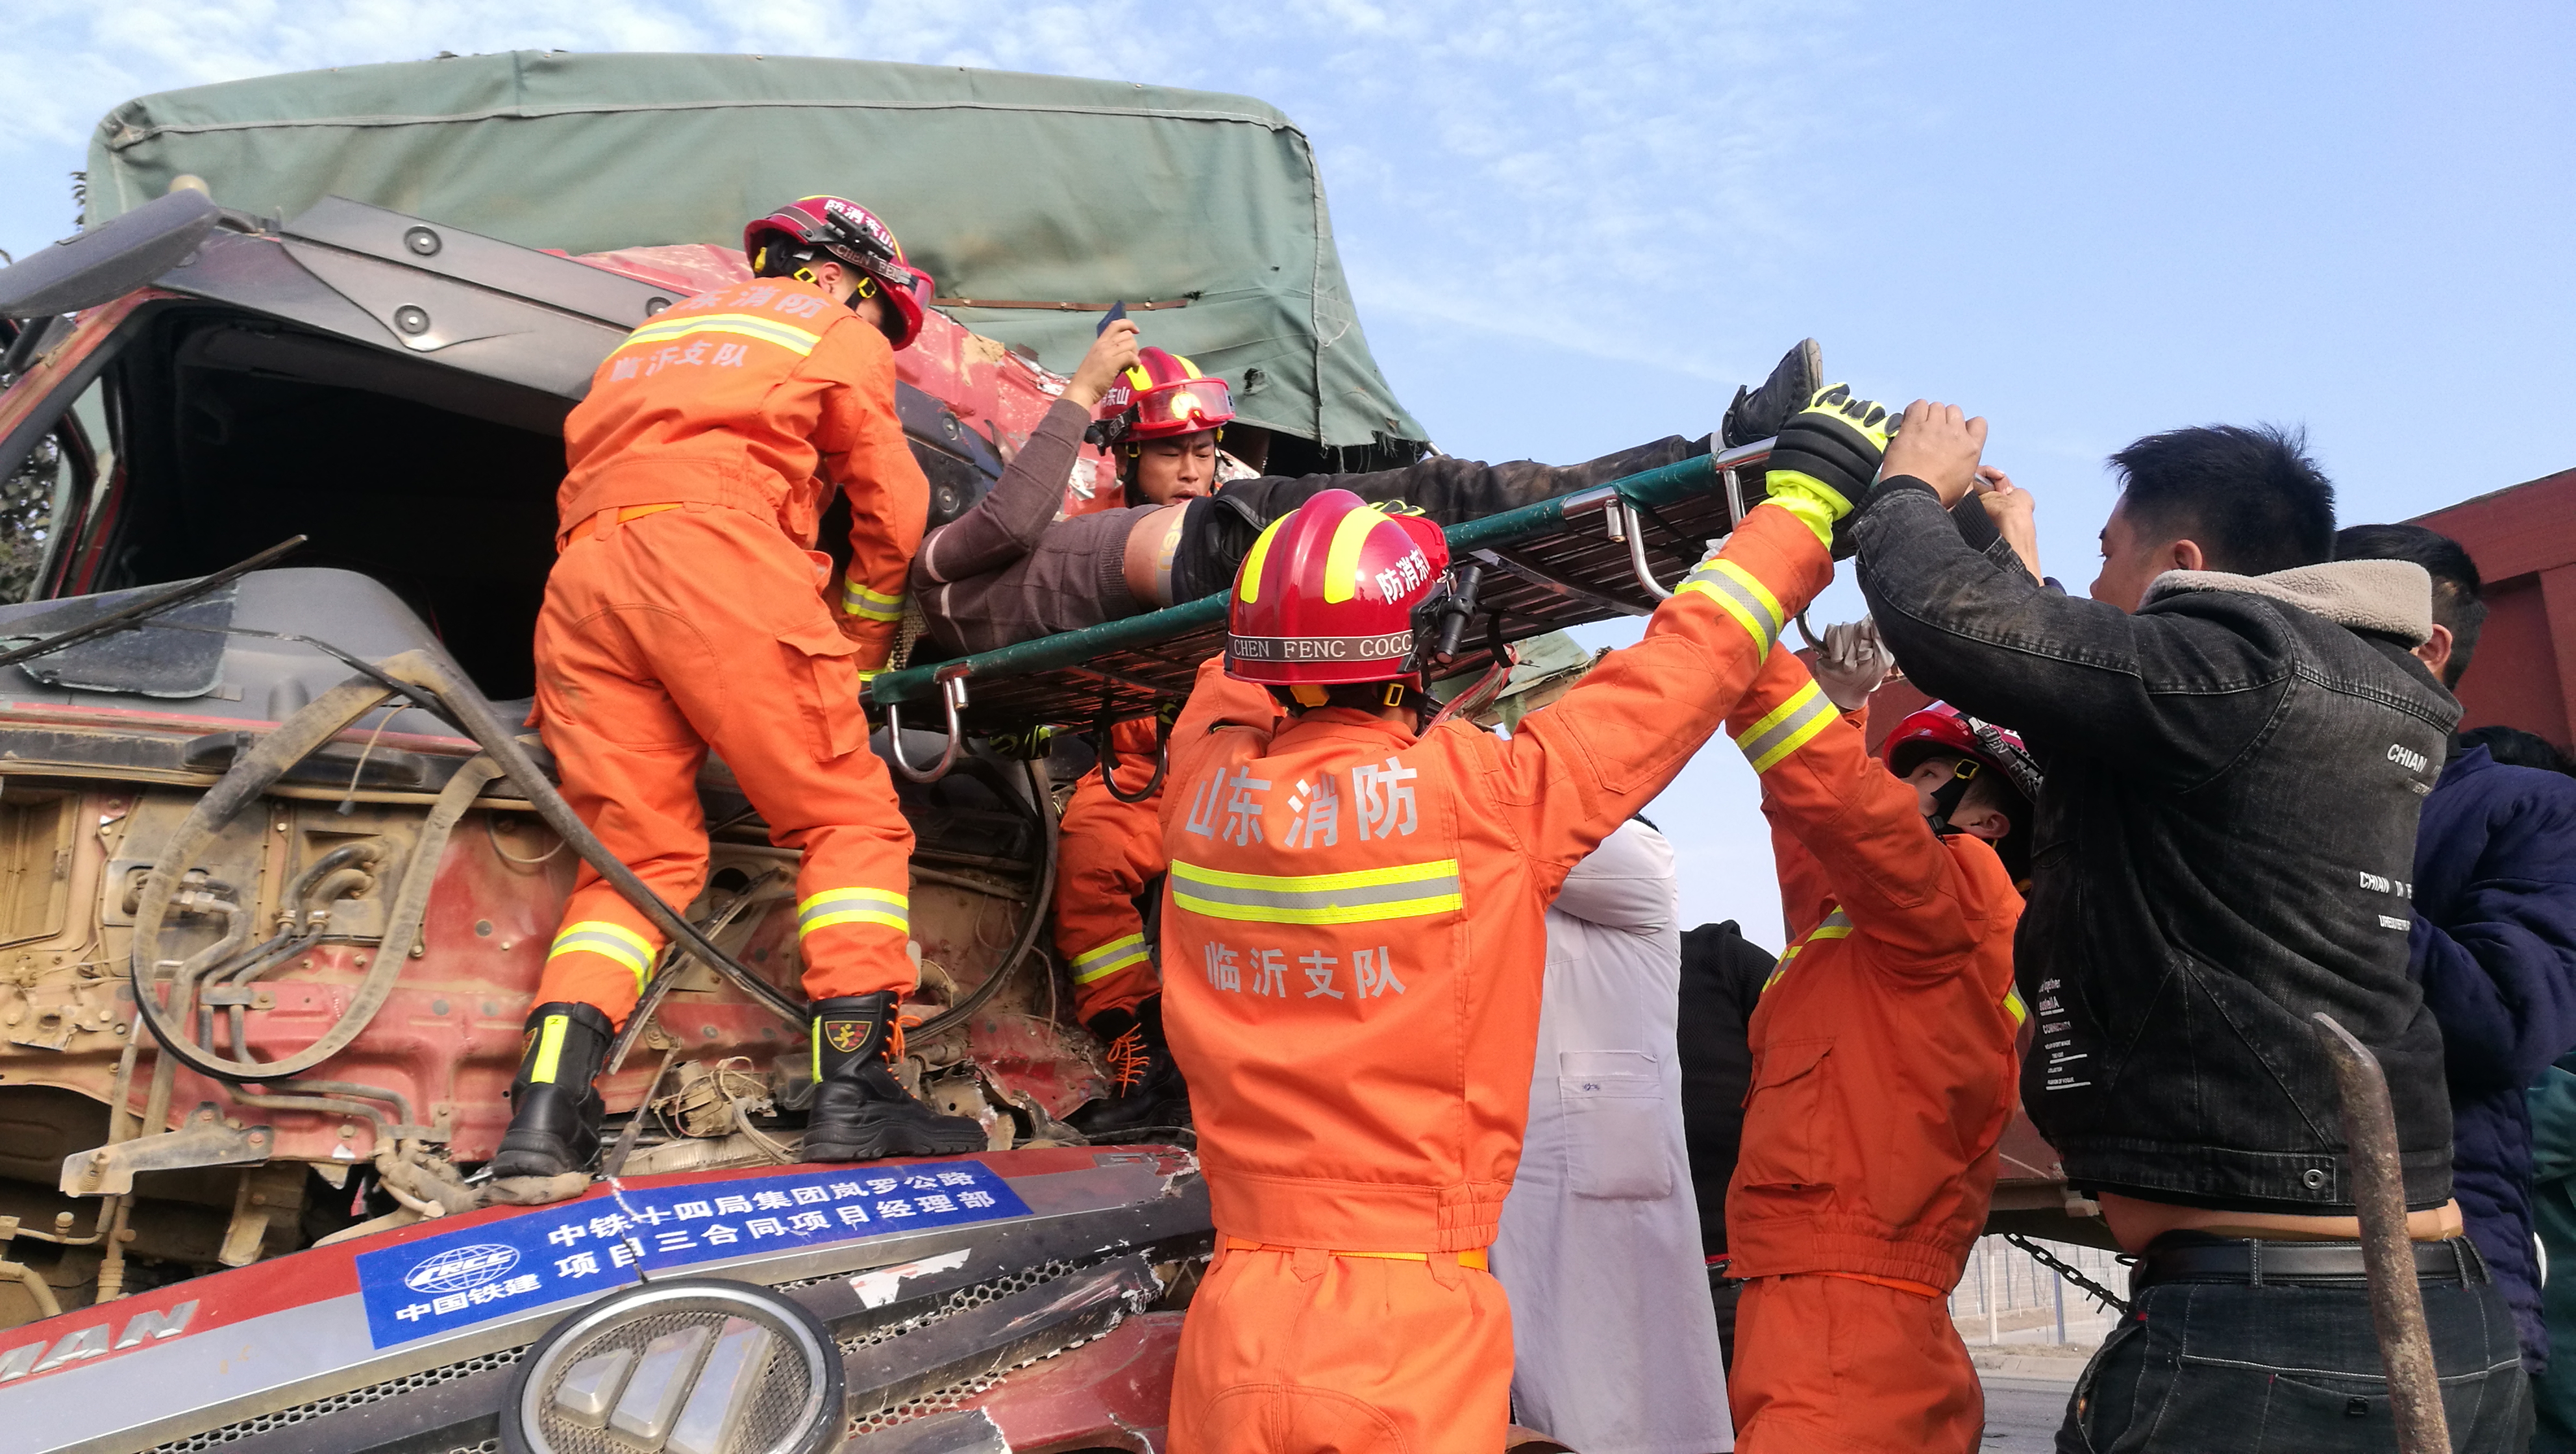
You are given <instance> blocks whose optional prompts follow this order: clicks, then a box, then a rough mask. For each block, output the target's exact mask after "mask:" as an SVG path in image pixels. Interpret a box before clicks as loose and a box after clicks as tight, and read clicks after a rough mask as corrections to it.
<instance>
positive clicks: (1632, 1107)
mask: <svg viewBox="0 0 2576 1454" xmlns="http://www.w3.org/2000/svg"><path fill="white" fill-rule="evenodd" d="M1677 918H1678V911H1677V907H1676V904H1675V898H1674V886H1673V849H1672V845H1671V844H1670V843H1667V842H1666V841H1664V836H1663V835H1662V834H1660V833H1658V832H1656V831H1655V830H1654V829H1652V828H1649V827H1647V826H1646V825H1645V824H1643V823H1640V822H1635V821H1631V822H1629V823H1627V824H1626V825H1624V826H1622V827H1621V828H1620V830H1619V831H1618V832H1617V833H1614V834H1612V835H1611V836H1610V837H1609V838H1608V839H1606V840H1604V841H1603V843H1602V844H1601V846H1600V848H1598V849H1597V850H1595V851H1594V852H1593V854H1592V856H1591V857H1589V858H1586V859H1585V860H1583V862H1581V863H1579V864H1577V865H1575V867H1574V871H1573V872H1572V873H1570V874H1568V875H1566V879H1565V888H1564V890H1563V892H1561V893H1559V894H1558V895H1557V899H1556V904H1555V906H1554V907H1553V908H1551V909H1549V910H1548V914H1547V990H1546V999H1545V1002H1544V1006H1543V1008H1542V1009H1541V1010H1540V1012H1539V1022H1538V1059H1537V1061H1536V1066H1535V1069H1534V1071H1533V1073H1532V1076H1531V1084H1530V1114H1529V1137H1528V1140H1527V1141H1526V1142H1525V1143H1524V1144H1523V1145H1522V1148H1521V1165H1520V1174H1519V1176H1518V1178H1517V1179H1516V1180H1515V1181H1514V1182H1513V1184H1512V1193H1511V1196H1510V1197H1509V1198H1508V1199H1506V1200H1505V1201H1504V1203H1503V1220H1502V1234H1501V1236H1500V1237H1499V1238H1498V1239H1497V1240H1496V1241H1495V1243H1494V1251H1493V1270H1494V1275H1495V1276H1497V1277H1499V1278H1501V1279H1502V1282H1503V1288H1504V1290H1505V1291H1506V1292H1508V1293H1509V1294H1510V1295H1511V1300H1512V1344H1513V1368H1512V1407H1513V1410H1514V1418H1515V1420H1516V1421H1517V1422H1519V1423H1521V1424H1523V1425H1526V1426H1528V1427H1530V1428H1533V1429H1537V1430H1539V1431H1541V1432H1543V1433H1546V1434H1548V1435H1549V1436H1551V1437H1553V1438H1555V1439H1556V1440H1558V1441H1559V1442H1561V1443H1564V1444H1567V1445H1570V1446H1572V1447H1574V1448H1577V1449H1580V1450H1582V1451H1584V1454H1713V1451H1717V1450H1731V1449H1733V1448H1734V1447H1735V1430H1734V1426H1733V1425H1732V1423H1731V1422H1730V1421H1729V1420H1728V1418H1727V1411H1726V1374H1725V1371H1724V1369H1723V1366H1722V1365H1721V1363H1720V1362H1719V1352H1718V1342H1717V1318H1716V1314H1715V1312H1714V1311H1713V1310H1712V1308H1711V1307H1710V1305H1709V1295H1708V1273H1707V1267H1706V1263H1705V1261H1704V1260H1703V1258H1702V1255H1701V1252H1700V1239H1699V1209H1698V1204H1697V1202H1696V1201H1695V1200H1694V1198H1693V1196H1692V1192H1691V1179H1690V1160H1689V1155H1688V1153H1687V1151H1686V1150H1685V1149H1684V1146H1683V1142H1682V1102H1681V1093H1682V1072H1681V1061H1680V1058H1679V1057H1678V1055H1677V1054H1676V1053H1675V1050H1674V1040H1673V1036H1674V1024H1675V1021H1676V1020H1677V1019H1678V1017H1679V1007H1680V998H1681V930H1680V926H1679V925H1678V924H1677V923H1676V922H1675V921H1676V919H1677Z"/></svg>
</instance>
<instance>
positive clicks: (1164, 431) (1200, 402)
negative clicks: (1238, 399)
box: [1100, 348, 1234, 444]
mask: <svg viewBox="0 0 2576 1454" xmlns="http://www.w3.org/2000/svg"><path fill="white" fill-rule="evenodd" d="M1100 406H1101V409H1102V411H1103V417H1104V418H1106V419H1110V420H1112V421H1114V422H1115V423H1116V424H1117V425H1118V426H1120V427H1117V428H1115V429H1113V430H1112V431H1111V433H1112V434H1113V435H1114V436H1115V438H1116V440H1118V441H1120V442H1124V443H1127V444H1135V443H1138V442H1140V441H1143V440H1147V439H1169V438H1171V437H1173V436H1174V435H1178V434H1197V433H1199V432H1201V431H1202V430H1208V429H1215V428H1218V427H1220V426H1222V425H1224V424H1226V423H1228V422H1230V421H1231V420H1232V419H1233V418H1234V394H1233V392H1232V391H1231V390H1229V389H1227V388H1226V386H1225V380H1223V379H1211V378H1207V377H1205V376H1203V375H1202V374H1200V373H1199V366H1198V365H1197V364H1194V363H1192V362H1190V361H1189V360H1188V359H1185V358H1183V357H1181V356H1180V355H1179V354H1177V353H1166V352H1164V351H1163V350H1162V349H1159V348H1140V349H1138V350H1136V362H1135V365H1134V366H1133V367H1131V368H1129V369H1128V370H1127V372H1126V373H1124V374H1122V375H1120V376H1119V379H1118V382H1117V383H1115V384H1112V385H1110V386H1109V388H1108V390H1107V391H1106V392H1104V393H1102V394H1101V396H1100Z"/></svg>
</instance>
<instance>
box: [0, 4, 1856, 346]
mask: <svg viewBox="0 0 2576 1454" xmlns="http://www.w3.org/2000/svg"><path fill="white" fill-rule="evenodd" d="M13 10H14V14H13V19H12V23H11V25H10V26H9V28H8V34H7V36H6V37H5V38H0V66H6V67H7V68H8V73H9V74H12V75H15V76H20V77H41V78H43V80H42V81H41V82H40V83H39V84H35V85H31V86H27V87H24V88H22V89H21V90H19V91H18V92H17V93H16V94H15V95H14V96H13V98H12V105H11V107H10V108H9V109H8V110H7V111H6V112H0V167H5V168H6V169H7V170H8V171H9V172H15V173H18V174H19V177H20V178H21V179H22V180H23V181H24V182H25V183H26V184H27V187H28V189H29V190H31V191H33V192H34V193H35V194H37V195H39V196H42V195H44V194H46V193H49V192H51V190H52V188H53V187H54V186H55V185H56V183H54V182H53V181H52V179H51V178H49V177H47V176H46V175H45V173H47V172H48V171H52V170H53V169H55V168H57V167H59V168H62V169H64V170H68V169H69V168H71V167H76V166H78V165H80V161H79V158H80V156H81V154H82V152H83V150H84V149H85V147H86V145H87V141H88V136H89V131H90V128H91V127H92V126H93V125H94V124H95V123H96V120H97V118H98V117H99V116H101V115H103V114H104V113H105V112H106V111H107V110H108V109H109V108H111V107H113V106H114V105H116V104H118V103H119V102H121V101H123V100H125V99H127V98H129V97H131V96H134V95H137V94H145V93H149V92H152V91H159V90H168V89H173V88H177V87H184V86H192V85H201V84H206V83H209V82H216V81H225V80H235V79H241V78H245V77H252V76H260V75H269V74H275V73H278V72H282V71H291V70H300V69H310V68H318V67H325V66H335V65H351V64H361V63H369V62H378V61H391V60H409V59H420V58H424V57H427V56H431V55H434V54H437V53H438V52H440V51H455V52H459V53H470V52H478V51H480V52H488V51H498V50H507V49H551V48H562V49H578V50H666V51H689V50H711V51H757V52H767V53H779V54H812V53H816V52H833V51H838V52H840V53H842V54H852V55H861V54H863V55H866V56H869V57H871V58H875V59H882V60H897V61H913V62H922V63H932V64H954V65H970V66H984V67H995V68H1001V69H1012V70H1034V71H1046V72H1055V73H1062V74H1081V75H1097V76H1105V77H1111V78H1118V79H1133V80H1141V81H1148V82H1157V83H1164V84H1173V85H1183V86H1194V87H1202V88H1208V89H1216V90H1226V91H1239V92H1247V93H1250V94H1255V95H1259V96H1261V97H1263V99H1266V100H1269V101H1272V102H1274V103H1275V104H1278V105H1280V106H1281V107H1283V109H1286V110H1287V111H1288V112H1289V113H1290V114H1291V115H1292V116H1294V117H1296V118H1297V119H1298V121H1299V122H1300V124H1301V125H1303V126H1304V127H1305V128H1306V129H1307V130H1308V133H1309V134H1310V136H1312V137H1313V138H1314V139H1315V144H1316V149H1317V153H1318V156H1319V158H1320V161H1321V165H1322V166H1323V168H1324V171H1325V176H1326V179H1327V182H1328V185H1329V186H1330V187H1331V189H1332V193H1333V198H1334V203H1335V208H1336V212H1337V215H1338V216H1339V217H1340V218H1342V219H1345V220H1357V221H1360V222H1361V223H1363V224H1364V225H1363V226H1362V227H1361V228H1360V229H1358V230H1357V232H1356V233H1354V232H1352V231H1350V230H1348V229H1346V230H1345V239H1344V240H1345V243H1346V247H1347V250H1348V252H1349V253H1350V254H1351V256H1349V257H1348V258H1347V259H1346V260H1347V261H1348V262H1349V263H1350V264H1351V266H1352V271H1353V272H1354V273H1355V274H1358V275H1360V276H1363V277H1365V278H1367V279H1369V280H1370V281H1369V284H1368V293H1367V294H1365V295H1364V296H1363V298H1362V304H1363V312H1364V316H1365V313H1366V312H1367V310H1369V309H1372V308H1375V307H1380V306H1385V307H1394V308H1400V309H1403V310H1406V311H1408V312H1412V313H1415V314H1418V315H1420V316H1423V317H1428V318H1434V319H1438V320H1440V321H1442V322H1443V323H1445V324H1447V325H1449V326H1452V327H1465V328H1472V329H1480V330H1485V331H1490V332H1494V333H1498V334H1503V335H1517V334H1520V333H1522V332H1524V331H1525V330H1526V328H1527V327H1528V323H1527V321H1526V319H1525V318H1523V317H1521V316H1518V315H1516V314H1515V313H1514V312H1512V311H1510V310H1504V309H1498V308H1496V307H1495V302H1496V300H1497V299H1503V298H1508V297H1512V296H1514V295H1524V296H1525V295H1527V294H1529V293H1531V292H1532V291H1543V292H1550V293H1554V294H1558V295H1561V296H1563V297H1565V298H1567V299H1568V300H1569V302H1570V303H1579V306H1580V309H1581V311H1582V313H1583V319H1582V322H1581V323H1580V325H1579V326H1577V327H1575V328H1574V329H1573V330H1572V331H1573V332H1574V333H1575V334H1576V335H1577V336H1576V337H1575V338H1573V339H1572V340H1570V343H1571V346H1573V347H1575V348H1577V349H1579V350H1582V351H1585V352H1588V353H1592V354H1594V355H1596V356H1599V357H1604V358H1612V359H1620V360H1627V361H1636V362H1648V363H1652V364H1655V365H1657V366H1661V367H1671V368H1676V369H1679V370H1681V371H1683V372H1686V373H1690V374H1693V375H1699V376H1712V377H1729V378H1731V377H1733V376H1734V375H1735V374H1736V373H1737V372H1740V368H1739V367H1738V366H1737V365H1738V361H1736V360H1731V359H1730V360H1728V361H1727V364H1728V366H1726V367H1720V366H1719V365H1718V364H1717V363H1716V362H1715V361H1713V359H1712V358H1711V357H1710V356H1709V355H1710V353H1711V352H1712V351H1713V350H1711V348H1710V347H1709V345H1708V344H1707V342H1706V341H1698V342H1694V343H1692V344H1690V345H1687V346H1686V345H1684V344H1683V343H1681V342H1680V341H1678V340H1676V339H1675V338H1674V337H1673V336H1672V334H1671V329H1672V321H1671V318H1670V316H1669V314H1670V309H1669V307H1668V306H1667V304H1666V303H1665V301H1664V300H1666V299H1668V298H1670V297H1672V296H1675V295H1677V294H1687V295H1694V296H1707V295H1708V294H1709V293H1710V292H1711V290H1712V289H1713V288H1714V287H1715V286H1716V285H1717V283H1718V281H1719V280H1721V279H1724V278H1728V277H1733V276H1737V275H1741V274H1746V273H1751V274H1753V275H1756V276H1759V275H1760V274H1761V273H1762V272H1763V270H1764V264H1763V262H1762V259H1763V258H1764V257H1765V256H1767V255H1770V254H1774V253H1776V252H1778V251H1780V250H1781V249H1782V247H1783V245H1784V240H1785V239H1789V238H1791V237H1793V236H1794V228H1793V227H1792V225H1791V224H1790V223H1789V222H1788V221H1787V220H1786V219H1787V218H1789V217H1792V216H1794V214H1795V208H1794V207H1793V206H1788V205H1784V204H1786V203H1787V202H1788V201H1789V200H1791V193H1790V189H1789V187H1788V186H1787V184H1786V183H1785V182H1784V180H1783V179H1784V178H1786V177H1791V176H1794V175H1796V174H1797V172H1796V169H1794V168H1792V167H1790V166H1788V165H1787V163H1788V162H1789V161H1790V159H1791V157H1792V154H1793V152H1794V151H1795V150H1796V149H1797V148H1800V147H1814V146H1819V145H1822V144H1824V143H1826V142H1827V141H1829V140H1830V137H1829V135H1828V134H1827V132H1826V131H1825V130H1824V123H1822V122H1821V121H1820V120H1819V118H1818V113H1819V110H1820V108H1818V107H1817V106H1816V105H1815V104H1814V100H1813V97H1814V94H1815V93H1816V91H1817V90H1818V74H1817V67H1818V66H1820V65H1824V64H1826V62H1827V61H1828V60H1829V59H1832V57H1831V56H1830V54H1829V52H1830V47H1829V45H1828V41H1829V40H1830V39H1831V32H1832V31H1833V30H1834V29H1835V28H1836V26H1837V21H1836V17H1835V15H1834V13H1833V12H1832V11H1831V10H1830V9H1827V10H1818V9H1816V8H1812V7H1799V6H1791V5H1789V4H1786V3H1782V0H1762V3H1757V4H1747V5H1738V6H1731V7H1727V8H1725V9H1724V10H1722V11H1720V10H1715V9H1714V8H1711V7H1700V6H1692V5H1653V4H1646V5H1638V6H1631V7H1623V8H1619V9H1612V10H1605V9H1602V8H1599V7H1593V6H1586V5H1577V4H1573V3H1570V0H1507V3H1503V4H1498V5H1497V4H1477V3H1472V0H1432V3H1425V4H1414V5H1406V6H1401V7H1395V6H1381V5H1374V4H1369V3H1365V0H1324V3H1318V4H1308V5H1298V6H1288V5H1276V6H1267V7H1265V6H1259V5H1235V6H1199V7H1192V8H1189V9H1187V10H1185V11H1183V12H1179V13H1178V16H1179V18H1178V19H1177V20H1176V19H1175V15H1174V13H1173V12H1169V11H1164V10H1158V9H1154V8H1150V7H1146V6H1143V5H1140V4H1137V3H1134V0H1090V3H1061V4H1040V5H1034V6H1020V5H1010V4H1004V3H999V0H957V3H951V4H947V5H942V6H938V7H924V6H921V5H918V4H913V3H901V4H898V3H891V0H816V3H806V4H800V5H796V6H792V7H733V6H722V5H717V4H714V3H711V0H631V3H625V4H608V3H597V0H585V3H574V0H444V3H441V4H438V5H419V4H414V3H404V0H308V3H296V4H287V3H283V0H201V3H195V4H190V5H188V6H185V7H178V6H167V5H162V6H155V5H134V6H99V5H96V4H93V3H71V0H19V3H18V4H17V5H16V6H15V7H13ZM1176 25H1177V26H1178V27H1179V28H1178V32H1177V33H1174V27H1175V26H1176ZM1834 63H1835V64H1843V62H1840V61H1838V60H1837V61H1835V62H1834ZM10 210H13V211H14V210H16V209H10ZM42 215H47V216H50V215H51V212H50V209H47V210H46V211H45V213H43V214H42ZM1390 220H1400V223H1401V225H1400V226H1390V225H1387V223H1388V222H1389V221H1390ZM23 226H24V225H23V224H22V225H21V226H18V227H12V228H11V232H12V234H13V235H12V237H11V238H10V240H11V241H21V242H23V241H28V240H33V239H32V238H28V237H25V236H24V235H23V230H22V229H23ZM1393 280H1401V281H1400V282H1397V281H1393ZM1551 336H1553V334H1552V335H1551ZM1560 341H1567V340H1560Z"/></svg>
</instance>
